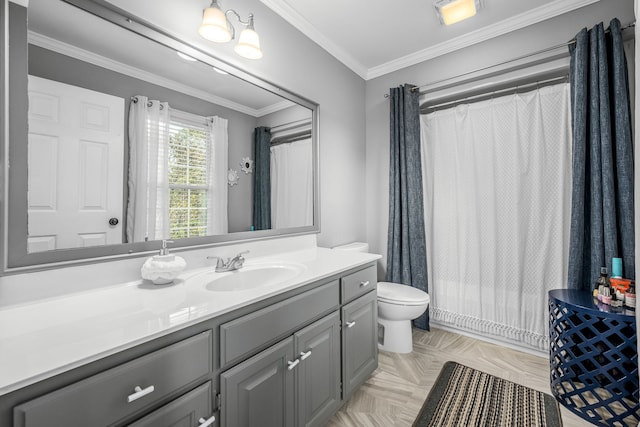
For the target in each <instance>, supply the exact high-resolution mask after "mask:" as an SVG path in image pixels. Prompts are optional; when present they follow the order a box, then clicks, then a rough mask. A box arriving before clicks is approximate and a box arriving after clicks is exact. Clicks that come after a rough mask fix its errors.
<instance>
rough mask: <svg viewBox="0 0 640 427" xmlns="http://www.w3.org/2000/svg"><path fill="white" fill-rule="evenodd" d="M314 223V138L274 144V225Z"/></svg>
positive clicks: (272, 182) (272, 190)
mask: <svg viewBox="0 0 640 427" xmlns="http://www.w3.org/2000/svg"><path fill="white" fill-rule="evenodd" d="M307 225H313V154H312V146H311V138H309V139H305V140H301V141H296V142H291V143H284V144H279V145H275V146H272V147H271V227H272V228H274V229H277V228H289V227H303V226H307Z"/></svg>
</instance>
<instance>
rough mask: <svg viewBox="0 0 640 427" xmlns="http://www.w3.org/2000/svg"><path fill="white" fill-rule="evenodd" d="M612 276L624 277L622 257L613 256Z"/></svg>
mask: <svg viewBox="0 0 640 427" xmlns="http://www.w3.org/2000/svg"><path fill="white" fill-rule="evenodd" d="M611 277H612V278H613V277H615V278H620V277H622V258H613V259H612V260H611Z"/></svg>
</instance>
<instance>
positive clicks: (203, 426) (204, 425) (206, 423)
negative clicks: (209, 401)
mask: <svg viewBox="0 0 640 427" xmlns="http://www.w3.org/2000/svg"><path fill="white" fill-rule="evenodd" d="M215 420H216V417H214V416H211V418H209V419H208V420H205V419H204V417H202V418H200V419H199V420H198V422H199V423H200V425H199V426H198V427H207V426H210V425H211V424H213V422H214V421H215Z"/></svg>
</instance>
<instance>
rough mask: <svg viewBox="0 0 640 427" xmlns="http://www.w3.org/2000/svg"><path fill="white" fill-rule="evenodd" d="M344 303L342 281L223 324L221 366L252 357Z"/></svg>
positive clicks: (221, 332) (221, 327)
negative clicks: (340, 288)
mask: <svg viewBox="0 0 640 427" xmlns="http://www.w3.org/2000/svg"><path fill="white" fill-rule="evenodd" d="M339 304H340V301H339V292H338V281H337V280H334V281H333V282H330V283H327V284H325V285H322V286H320V287H318V288H315V289H312V290H310V291H307V292H304V293H302V294H300V295H297V296H295V297H292V298H289V299H287V300H285V301H282V302H279V303H276V304H273V305H271V306H269V307H265V308H263V309H261V310H258V311H255V312H253V313H251V314H247V315H246V316H242V317H240V318H238V319H235V320H232V321H231V322H228V323H224V324H222V325H220V367H221V368H224V367H226V366H227V365H228V364H230V363H232V362H234V361H236V360H240V358H242V357H243V356H249V355H250V354H251V353H253V352H254V351H256V350H258V349H261V348H264V346H265V345H267V344H269V343H270V342H271V341H273V340H275V339H277V338H278V337H282V336H284V335H286V334H287V333H291V332H293V331H295V330H296V329H300V327H301V326H303V325H304V324H306V323H308V322H310V321H311V320H313V319H316V318H318V317H320V316H321V315H322V314H324V313H326V312H328V311H330V310H333V309H336V308H337V307H338V306H339Z"/></svg>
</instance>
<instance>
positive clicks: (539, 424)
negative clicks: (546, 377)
mask: <svg viewBox="0 0 640 427" xmlns="http://www.w3.org/2000/svg"><path fill="white" fill-rule="evenodd" d="M428 426H431V427H449V426H450V427H461V426H464V427H502V426H509V427H532V426H536V427H561V426H562V418H561V416H560V408H559V406H558V403H557V402H556V400H555V399H554V398H553V397H552V396H551V395H549V394H546V393H542V392H539V391H537V390H534V389H532V388H529V387H525V386H522V385H520V384H516V383H514V382H511V381H507V380H504V379H502V378H497V377H494V376H493V375H489V374H487V373H485V372H481V371H478V370H475V369H472V368H469V367H468V366H464V365H460V364H458V363H455V362H447V363H445V364H444V366H443V368H442V371H440V375H439V376H438V379H437V380H436V383H435V384H434V386H433V388H432V389H431V391H430V392H429V396H427V400H426V401H425V402H424V405H422V409H421V410H420V413H419V414H418V418H416V420H415V421H414V423H413V427H428Z"/></svg>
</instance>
